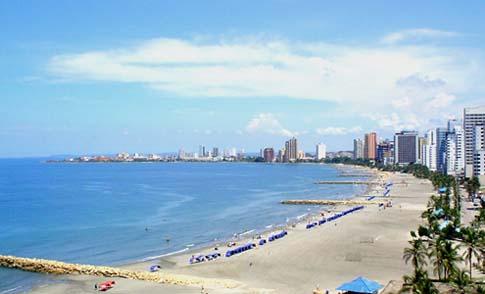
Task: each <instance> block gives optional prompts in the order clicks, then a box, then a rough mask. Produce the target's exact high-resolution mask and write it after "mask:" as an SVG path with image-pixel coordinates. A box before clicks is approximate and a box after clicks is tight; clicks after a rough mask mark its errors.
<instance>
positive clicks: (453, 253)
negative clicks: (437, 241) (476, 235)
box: [441, 240, 462, 281]
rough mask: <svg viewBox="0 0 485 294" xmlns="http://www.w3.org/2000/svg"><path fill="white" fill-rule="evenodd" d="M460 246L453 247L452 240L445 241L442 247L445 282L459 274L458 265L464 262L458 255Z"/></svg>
mask: <svg viewBox="0 0 485 294" xmlns="http://www.w3.org/2000/svg"><path fill="white" fill-rule="evenodd" d="M459 247H460V246H459V245H453V243H452V242H451V241H450V240H445V241H444V246H443V247H442V249H443V251H442V253H441V254H442V259H443V269H444V271H443V273H444V278H445V280H446V281H447V280H449V278H450V277H451V276H452V275H453V274H455V273H456V272H458V270H459V269H458V263H459V262H460V261H462V258H461V256H460V255H459V254H458V249H459Z"/></svg>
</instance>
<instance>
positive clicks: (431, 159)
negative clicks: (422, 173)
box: [424, 129, 437, 171]
mask: <svg viewBox="0 0 485 294" xmlns="http://www.w3.org/2000/svg"><path fill="white" fill-rule="evenodd" d="M436 143H437V139H436V129H431V130H429V131H428V132H427V133H426V147H425V148H424V149H425V151H424V152H425V156H424V157H425V165H426V166H427V167H428V169H429V170H431V171H436V159H437V158H436V153H437V144H436Z"/></svg>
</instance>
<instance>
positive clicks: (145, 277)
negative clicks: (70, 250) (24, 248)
mask: <svg viewBox="0 0 485 294" xmlns="http://www.w3.org/2000/svg"><path fill="white" fill-rule="evenodd" d="M0 267H7V268H15V269H19V270H24V271H29V272H37V273H46V274H55V275H70V274H77V275H90V276H101V277H111V278H115V277H116V278H126V279H132V280H140V281H150V282H155V283H161V284H171V285H180V286H198V287H200V286H206V287H210V286H215V287H224V288H236V287H238V286H239V285H240V284H239V283H237V282H235V281H232V280H223V279H206V278H198V277H192V276H186V275H174V274H166V273H162V272H157V273H150V272H141V271H131V270H126V269H120V268H114V267H108V266H94V265H86V264H75V263H66V262H60V261H55V260H46V259H38V258H23V257H16V256H8V255H0Z"/></svg>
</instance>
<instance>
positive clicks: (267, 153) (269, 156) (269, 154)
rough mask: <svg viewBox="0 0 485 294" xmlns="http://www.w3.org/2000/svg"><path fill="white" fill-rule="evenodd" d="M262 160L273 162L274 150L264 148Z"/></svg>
mask: <svg viewBox="0 0 485 294" xmlns="http://www.w3.org/2000/svg"><path fill="white" fill-rule="evenodd" d="M263 158H264V161H266V162H273V161H274V159H275V158H274V149H273V148H264V150H263Z"/></svg>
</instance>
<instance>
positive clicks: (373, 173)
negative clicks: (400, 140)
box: [120, 163, 383, 267]
mask: <svg viewBox="0 0 485 294" xmlns="http://www.w3.org/2000/svg"><path fill="white" fill-rule="evenodd" d="M325 164H326V165H330V166H333V167H334V168H335V169H337V170H338V171H340V172H342V171H344V170H361V171H365V172H366V174H365V175H366V176H370V179H373V180H378V179H377V178H379V174H380V173H381V172H379V171H377V170H374V169H371V168H368V167H362V166H354V165H343V164H334V163H330V164H328V163H325ZM356 177H357V176H356ZM376 186H378V185H377V184H372V185H367V187H366V188H365V190H364V191H363V192H360V193H356V194H353V195H352V196H350V197H348V198H345V200H356V199H357V198H365V197H366V194H371V193H372V192H374V191H375V193H378V192H377V191H376ZM377 197H383V196H377ZM309 206H312V207H315V208H322V209H324V210H326V211H327V212H328V213H329V212H332V211H338V210H341V209H342V208H344V207H348V206H347V205H309ZM332 208H333V209H332ZM320 210H321V209H320ZM319 213H320V211H318V212H316V211H312V212H307V213H305V214H303V215H299V216H292V217H288V219H290V220H291V219H294V220H296V221H295V222H287V223H281V224H269V225H266V226H265V228H251V229H247V230H245V231H243V232H241V233H235V234H238V235H245V233H247V232H248V231H254V234H253V236H256V235H269V234H272V233H275V232H277V231H281V230H283V229H289V227H288V224H292V225H293V224H294V225H301V224H303V223H307V222H308V220H309V219H314V218H315V217H318V216H319ZM302 216H303V217H302ZM269 226H271V227H270V228H268V227H269ZM250 240H252V239H251V238H249V237H247V238H243V239H235V240H234V238H233V237H231V236H227V237H225V238H223V239H220V240H213V241H208V242H204V243H202V244H195V245H194V244H190V245H192V246H190V247H187V245H185V246H186V247H184V249H180V250H176V251H173V252H167V253H163V254H160V255H158V256H153V257H149V256H148V257H145V258H143V259H141V260H137V261H133V262H129V263H121V264H120V267H127V266H130V265H137V264H140V263H146V262H150V261H154V260H159V259H163V258H168V257H174V256H178V255H187V254H189V253H195V252H197V251H201V250H207V249H209V248H212V247H214V246H217V245H219V244H220V243H227V242H230V241H238V242H239V243H244V242H243V241H250ZM219 247H221V246H219Z"/></svg>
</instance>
